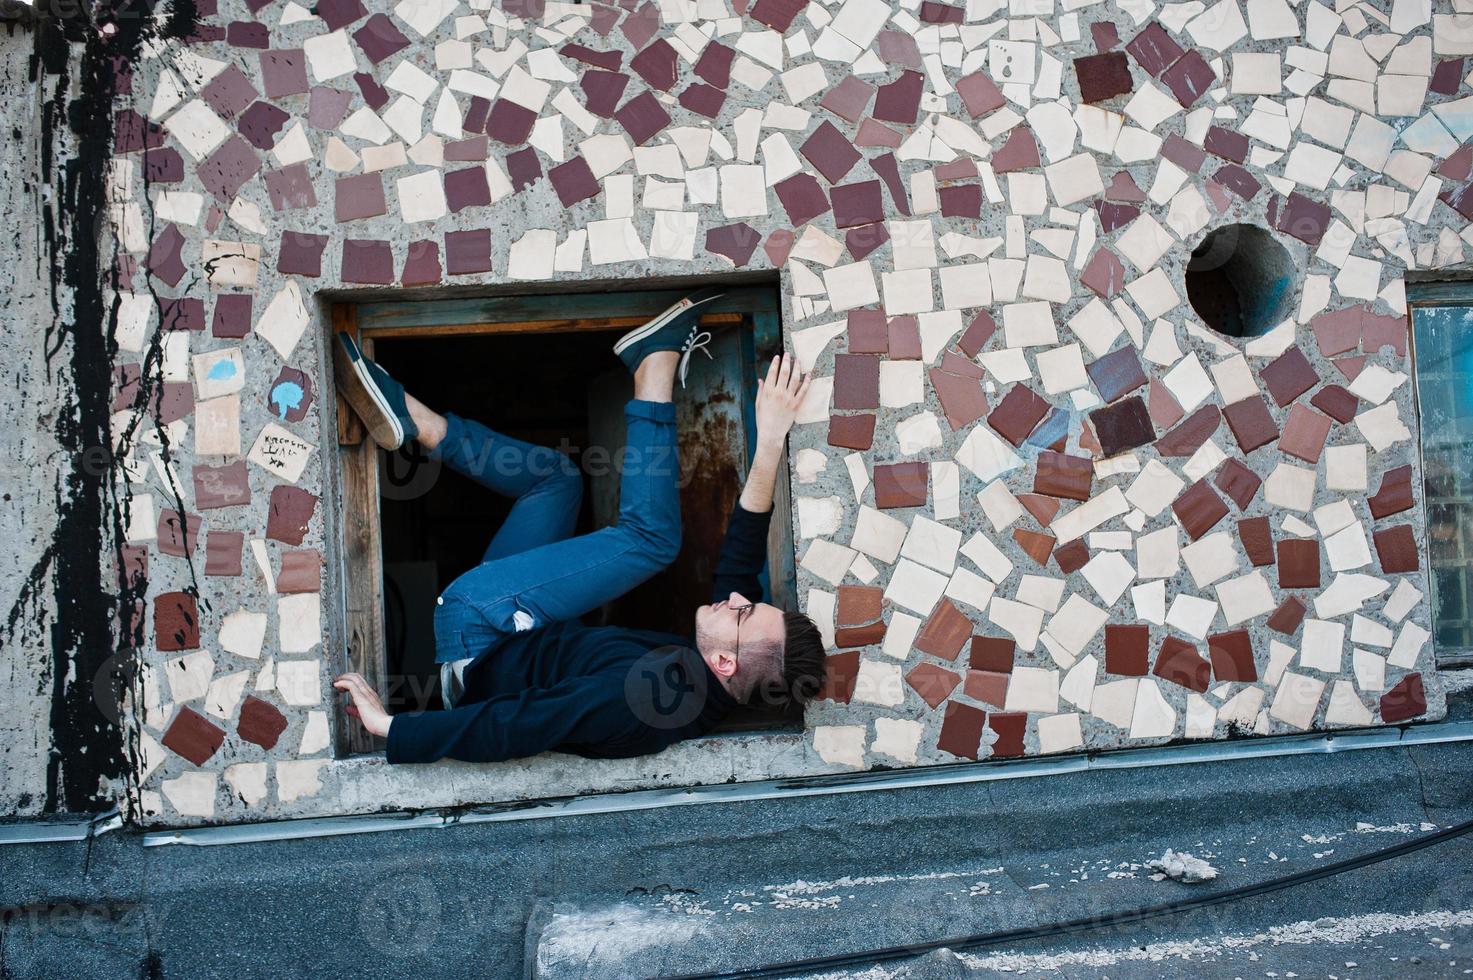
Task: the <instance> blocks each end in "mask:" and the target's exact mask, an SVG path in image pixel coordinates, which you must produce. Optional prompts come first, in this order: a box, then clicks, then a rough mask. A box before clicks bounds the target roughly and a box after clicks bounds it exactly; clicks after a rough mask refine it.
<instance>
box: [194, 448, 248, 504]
mask: <svg viewBox="0 0 1473 980" xmlns="http://www.w3.org/2000/svg"><path fill="white" fill-rule="evenodd" d="M193 477H194V505H195V506H196V507H198V508H199V509H200V510H217V509H219V508H221V507H236V506H239V505H241V504H248V503H250V502H251V484H250V478H249V476H248V475H247V473H246V464H245V460H243V459H242V460H237V461H236V462H234V463H226V464H225V465H224V466H206V465H205V464H203V463H195V464H194V469H193Z"/></svg>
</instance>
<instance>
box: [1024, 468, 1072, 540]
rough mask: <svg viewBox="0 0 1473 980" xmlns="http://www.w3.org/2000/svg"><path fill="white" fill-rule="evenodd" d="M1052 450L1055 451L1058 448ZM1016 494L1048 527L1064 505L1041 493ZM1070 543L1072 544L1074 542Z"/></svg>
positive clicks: (1035, 518) (1055, 498) (1025, 507)
mask: <svg viewBox="0 0 1473 980" xmlns="http://www.w3.org/2000/svg"><path fill="white" fill-rule="evenodd" d="M1050 451H1051V452H1053V451H1056V450H1050ZM1016 496H1017V498H1018V503H1020V504H1022V505H1023V509H1024V510H1026V511H1028V513H1030V514H1032V515H1033V519H1034V520H1035V521H1037V522H1038V523H1039V525H1040V526H1042V527H1048V526H1049V525H1050V524H1052V523H1053V522H1054V518H1055V517H1056V516H1057V515H1058V513H1059V510H1060V508H1062V507H1063V506H1064V504H1063V502H1062V501H1061V500H1059V499H1058V498H1057V497H1048V496H1045V495H1043V494H1041V493H1020V494H1016ZM1070 543H1071V544H1072V543H1073V542H1070Z"/></svg>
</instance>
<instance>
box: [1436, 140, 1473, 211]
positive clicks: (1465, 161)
mask: <svg viewBox="0 0 1473 980" xmlns="http://www.w3.org/2000/svg"><path fill="white" fill-rule="evenodd" d="M1436 172H1437V174H1438V175H1439V176H1441V177H1446V178H1448V179H1449V180H1451V181H1453V182H1454V183H1458V184H1461V183H1462V182H1463V181H1465V180H1467V179H1468V178H1469V177H1470V176H1473V143H1465V144H1463V145H1462V146H1460V147H1458V149H1457V150H1456V151H1455V152H1454V153H1453V154H1452V156H1450V157H1448V158H1447V159H1446V160H1443V161H1442V162H1441V163H1439V164H1438V165H1437V171H1436ZM1467 192H1468V189H1467V188H1466V187H1461V188H1458V191H1457V193H1458V194H1459V195H1460V196H1461V197H1466V196H1467ZM1439 197H1441V195H1439ZM1442 199H1443V200H1446V201H1448V203H1449V204H1452V206H1453V207H1455V208H1458V210H1459V213H1461V212H1462V206H1461V202H1459V203H1458V204H1453V202H1452V201H1451V200H1450V199H1449V198H1442Z"/></svg>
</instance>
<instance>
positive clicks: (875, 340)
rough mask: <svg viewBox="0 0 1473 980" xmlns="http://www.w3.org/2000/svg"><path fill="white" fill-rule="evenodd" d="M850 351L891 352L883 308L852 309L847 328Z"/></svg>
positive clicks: (862, 352) (859, 352)
mask: <svg viewBox="0 0 1473 980" xmlns="http://www.w3.org/2000/svg"><path fill="white" fill-rule="evenodd" d="M846 337H847V339H848V348H849V353H851V354H886V353H889V350H890V343H889V329H888V327H887V325H886V323H885V312H884V311H883V310H850V311H849V314H848V326H847V330H846Z"/></svg>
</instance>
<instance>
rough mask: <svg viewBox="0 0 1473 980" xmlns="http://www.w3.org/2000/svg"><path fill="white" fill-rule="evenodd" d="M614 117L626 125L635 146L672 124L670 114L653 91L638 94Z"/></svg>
mask: <svg viewBox="0 0 1473 980" xmlns="http://www.w3.org/2000/svg"><path fill="white" fill-rule="evenodd" d="M614 118H615V119H617V120H618V121H619V125H621V126H623V127H624V131H625V132H627V133H628V134H629V138H630V139H632V140H633V141H634V145H635V146H643V145H644V144H645V143H647V142H649V141H650V140H651V139H653V138H654V137H655V136H656V135H657V134H659V132H660V131H661V130H662V129H664V128H665V127H666V126H668V125H670V114H669V113H668V112H666V111H665V107H664V106H662V105H661V104H660V100H659V99H657V98H655V93H653V92H641V93H640V94H639V95H636V96H635V97H634V98H632V99H630V100H629V101H628V102H626V103H624V105H623V106H622V107H620V109H619V111H618V112H616V113H614Z"/></svg>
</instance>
